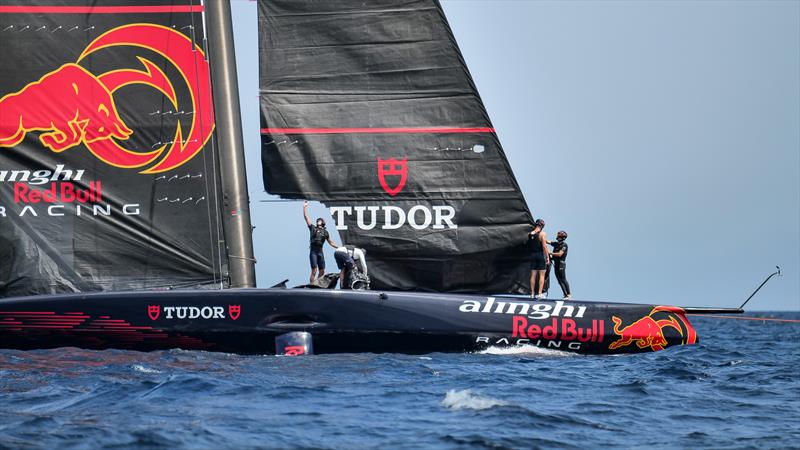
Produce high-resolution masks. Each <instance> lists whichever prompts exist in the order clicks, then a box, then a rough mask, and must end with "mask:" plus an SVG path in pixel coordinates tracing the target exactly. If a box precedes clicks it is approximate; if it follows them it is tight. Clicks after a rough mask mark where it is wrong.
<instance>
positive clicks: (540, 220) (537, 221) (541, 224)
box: [533, 219, 544, 228]
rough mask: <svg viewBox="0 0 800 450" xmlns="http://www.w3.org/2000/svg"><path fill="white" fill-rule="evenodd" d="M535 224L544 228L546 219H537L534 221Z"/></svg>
mask: <svg viewBox="0 0 800 450" xmlns="http://www.w3.org/2000/svg"><path fill="white" fill-rule="evenodd" d="M533 224H534V225H536V226H537V227H540V228H544V219H536V222H533Z"/></svg>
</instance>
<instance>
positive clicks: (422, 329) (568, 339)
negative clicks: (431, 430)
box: [0, 289, 698, 354]
mask: <svg viewBox="0 0 800 450" xmlns="http://www.w3.org/2000/svg"><path fill="white" fill-rule="evenodd" d="M294 331H306V332H309V333H311V335H312V336H313V347H314V351H315V353H353V352H374V353H411V354H418V353H431V352H473V351H480V350H484V349H486V348H488V347H513V346H519V345H532V346H537V347H541V348H548V349H556V350H562V351H569V352H576V353H583V354H616V353H638V352H649V351H655V350H661V349H663V348H666V347H669V346H673V345H683V344H693V343H696V342H697V341H698V338H697V336H696V333H695V331H694V329H693V328H692V326H691V324H690V323H689V321H688V320H687V319H686V316H685V314H684V311H683V310H682V309H680V308H676V307H667V306H653V305H636V304H623V303H598V302H581V301H569V302H561V301H550V300H535V301H533V300H530V299H523V298H511V297H483V296H473V295H453V294H426V293H418V292H414V293H406V292H385V293H381V292H376V291H330V290H314V289H230V290H217V291H213V290H176V291H148V292H141V291H140V292H117V293H98V294H82V295H53V296H36V297H19V298H10V299H3V300H0V347H2V348H14V349H25V350H27V349H41V348H55V347H68V346H71V347H81V348H88V349H107V348H118V349H130V350H140V351H150V350H160V349H169V348H183V349H194V350H207V351H222V352H231V353H246V354H248V353H249V354H275V353H276V345H275V337H277V336H280V335H283V334H285V333H289V332H294ZM277 350H278V351H277V353H281V352H282V351H281V349H277Z"/></svg>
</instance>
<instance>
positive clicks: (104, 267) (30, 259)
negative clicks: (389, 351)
mask: <svg viewBox="0 0 800 450" xmlns="http://www.w3.org/2000/svg"><path fill="white" fill-rule="evenodd" d="M202 12H203V7H202V4H201V2H200V1H199V0H194V1H191V0H143V1H139V0H137V1H133V0H127V1H106V2H97V1H91V0H46V1H30V0H13V1H9V0H2V1H0V61H2V62H3V64H0V296H3V297H5V296H14V295H32V294H47V293H57V292H84V291H97V290H118V289H139V288H155V287H167V286H169V287H175V286H198V285H206V286H208V285H212V286H222V285H224V284H225V277H226V271H227V268H226V267H227V262H226V258H227V257H226V256H225V252H224V248H225V246H224V240H223V237H222V230H221V221H220V210H219V204H220V203H219V196H218V194H217V192H218V189H219V177H218V175H217V172H216V166H217V164H216V156H215V148H214V146H213V142H214V139H213V129H214V116H213V108H212V101H211V89H210V81H209V71H208V61H207V58H206V57H205V52H204V51H203V42H204V36H203V26H202V22H201V21H202Z"/></svg>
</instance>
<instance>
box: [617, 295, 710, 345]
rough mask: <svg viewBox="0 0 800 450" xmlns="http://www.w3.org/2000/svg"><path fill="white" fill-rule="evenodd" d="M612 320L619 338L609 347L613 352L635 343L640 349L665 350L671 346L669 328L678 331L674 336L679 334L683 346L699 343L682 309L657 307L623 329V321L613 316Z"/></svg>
mask: <svg viewBox="0 0 800 450" xmlns="http://www.w3.org/2000/svg"><path fill="white" fill-rule="evenodd" d="M661 317H663V318H661ZM611 320H612V321H613V322H614V333H616V334H617V336H619V339H617V340H616V341H614V342H612V343H611V344H610V345H609V346H608V348H609V349H611V350H616V349H618V348H621V347H627V346H629V345H631V344H634V343H635V344H636V346H637V347H639V348H640V349H645V348H649V349H650V350H652V351H658V350H663V349H664V348H666V347H667V345H669V341H668V339H667V336H666V335H665V330H666V329H667V328H672V329H674V330H676V331H675V332H674V333H673V334H677V335H678V336H679V337H680V338H681V344H694V343H696V342H697V333H696V332H695V330H694V328H693V327H692V325H691V324H690V323H689V320H688V319H686V316H685V315H684V311H683V310H682V309H681V308H676V307H673V306H656V307H655V308H653V310H652V311H650V314H648V315H646V316H644V317H642V318H641V319H639V320H637V321H635V322H633V323H632V324H630V325H628V326H626V327H622V319H620V318H619V317H617V316H612V317H611Z"/></svg>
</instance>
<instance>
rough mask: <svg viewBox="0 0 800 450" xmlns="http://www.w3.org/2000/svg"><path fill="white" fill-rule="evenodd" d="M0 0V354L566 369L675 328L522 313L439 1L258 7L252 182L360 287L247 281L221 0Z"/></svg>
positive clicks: (299, 0) (229, 42)
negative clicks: (527, 353) (183, 354)
mask: <svg viewBox="0 0 800 450" xmlns="http://www.w3.org/2000/svg"><path fill="white" fill-rule="evenodd" d="M123 3H125V2H109V3H108V4H107V5H103V4H98V2H93V1H83V0H52V1H48V2H37V3H36V4H35V5H30V4H29V2H23V1H16V0H15V1H3V2H1V3H0V38H1V39H2V41H3V43H4V45H3V46H2V47H0V55H2V58H1V59H2V60H3V61H13V62H14V63H13V64H4V65H2V66H0V252H2V253H0V297H2V299H0V347H2V348H17V349H38V348H56V347H64V346H76V347H82V348H89V349H106V348H120V349H131V350H143V351H147V350H157V349H168V348H183V349H199V350H209V351H224V352H238V353H256V354H288V355H299V354H309V353H312V352H313V353H341V352H404V353H428V352H471V351H479V350H483V349H486V348H488V347H492V346H500V347H510V346H525V345H529V346H537V347H542V348H548V349H556V350H563V351H570V352H577V353H585V354H614V353H632V352H648V351H656V350H662V349H664V348H666V347H669V346H674V345H685V344H694V343H697V342H698V339H699V338H698V336H697V333H696V331H695V329H694V328H693V326H692V325H691V323H690V322H689V320H688V319H687V316H686V315H687V314H688V313H713V312H728V313H730V312H741V310H736V309H709V308H681V307H676V306H668V305H644V304H627V303H607V302H591V301H563V300H558V301H551V300H544V299H536V300H533V299H530V298H529V297H527V296H526V295H525V294H527V293H529V292H530V286H529V284H528V278H529V277H528V274H529V272H528V267H529V262H528V260H527V254H526V249H525V245H524V244H525V237H526V235H527V233H528V232H529V231H530V229H531V227H530V224H531V223H532V221H533V218H532V215H531V213H530V210H529V209H528V206H527V203H526V201H525V199H524V197H523V195H522V192H521V191H520V188H519V185H518V184H517V182H516V179H515V178H514V174H513V172H512V170H511V167H510V165H509V163H508V160H507V159H506V156H505V154H504V152H503V150H502V147H501V146H500V142H499V140H498V138H497V135H496V133H495V131H494V128H493V127H492V125H491V122H490V121H489V118H488V114H487V113H486V110H485V108H484V107H483V104H482V102H481V100H480V97H479V95H478V92H477V89H476V87H475V85H474V83H473V81H472V79H471V77H470V75H469V71H468V69H467V67H466V64H465V62H464V59H463V57H462V56H461V53H460V51H459V49H458V46H457V44H456V41H455V38H454V37H453V34H452V32H451V30H450V28H449V26H448V23H447V20H446V18H445V15H444V12H443V10H442V7H441V5H440V4H439V3H438V1H435V0H413V1H407V2H402V3H401V4H400V3H398V2H395V1H386V0H380V1H372V2H361V1H350V0H337V1H331V2H316V1H310V0H263V1H260V2H259V4H258V9H259V52H260V61H259V66H260V70H261V73H260V83H261V85H260V90H261V91H260V106H261V134H262V160H263V177H264V184H265V187H266V189H267V191H268V192H269V193H271V194H275V195H278V196H280V197H282V198H285V199H312V200H317V201H320V202H323V203H325V204H326V205H327V206H328V207H329V208H330V211H331V214H332V217H333V218H334V221H335V224H334V225H335V226H336V228H337V229H338V231H339V233H340V236H341V237H342V239H343V241H344V242H345V243H346V244H348V245H354V246H358V247H360V248H364V249H366V250H367V252H368V255H369V256H368V259H369V263H370V276H371V279H372V283H371V285H372V290H362V291H350V290H331V289H312V288H294V289H287V288H285V287H284V286H282V285H280V286H276V287H273V288H269V289H263V288H262V289H259V288H256V287H255V286H256V283H255V270H254V263H255V260H254V257H253V244H252V237H251V232H252V229H251V225H250V218H249V199H248V197H247V190H246V176H247V173H246V169H247V168H246V167H245V165H244V158H243V149H242V147H243V146H242V131H241V124H240V119H239V104H238V93H237V87H236V81H235V80H236V71H235V67H236V64H235V57H234V54H233V37H232V28H231V27H232V24H231V17H230V5H229V4H228V2H226V1H224V0H210V1H205V2H200V1H197V0H148V1H144V2H129V3H128V4H123Z"/></svg>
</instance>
